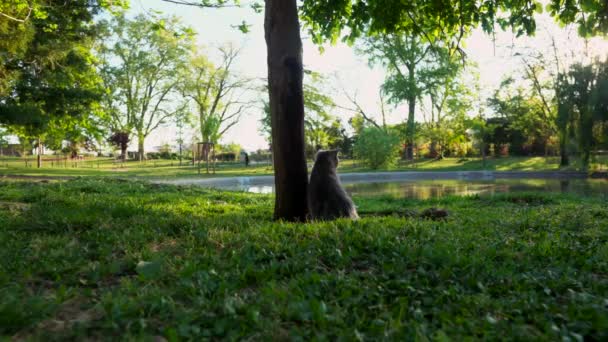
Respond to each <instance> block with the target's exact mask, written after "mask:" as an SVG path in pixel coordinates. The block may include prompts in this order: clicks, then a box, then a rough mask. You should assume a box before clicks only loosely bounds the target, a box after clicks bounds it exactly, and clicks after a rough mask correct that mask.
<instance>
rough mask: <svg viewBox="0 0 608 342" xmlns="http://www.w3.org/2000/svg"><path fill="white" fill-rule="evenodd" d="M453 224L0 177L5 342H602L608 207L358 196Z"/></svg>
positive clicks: (532, 199) (597, 201)
mask: <svg viewBox="0 0 608 342" xmlns="http://www.w3.org/2000/svg"><path fill="white" fill-rule="evenodd" d="M354 200H355V202H356V203H357V205H358V207H359V210H360V212H362V213H365V214H366V215H368V216H373V215H374V214H376V213H378V212H390V211H391V210H392V211H394V212H400V211H403V208H408V209H411V210H421V209H425V208H429V207H441V208H446V209H448V210H449V212H450V216H449V217H448V220H447V221H431V220H423V219H420V218H407V217H392V216H380V217H365V215H364V218H362V219H361V220H359V221H356V222H353V221H348V220H339V221H335V222H327V223H314V224H302V223H298V224H290V223H284V222H276V221H272V220H271V219H270V218H271V214H272V204H273V198H272V196H267V195H255V194H245V193H238V192H219V191H215V190H208V189H201V188H195V187H174V186H159V185H152V184H146V183H140V182H125V181H118V180H105V181H104V180H96V179H88V180H85V179H78V180H73V181H70V182H63V183H53V184H40V183H26V182H15V183H10V182H9V183H7V182H3V183H0V227H2V228H1V229H0V247H1V248H0V268H1V269H2V272H0V294H1V296H0V334H2V335H3V336H5V337H7V338H11V337H12V336H15V335H16V336H18V337H20V338H23V339H28V340H42V339H43V340H82V339H87V338H89V339H90V338H93V337H96V338H99V339H105V338H107V337H108V336H111V337H112V338H113V339H128V340H152V339H159V338H160V336H162V337H164V338H166V339H167V340H171V339H174V340H178V339H185V340H188V339H190V340H207V339H209V340H224V339H227V340H247V339H254V340H255V339H260V340H281V339H284V340H314V339H327V340H337V339H341V338H343V339H349V340H355V339H357V338H361V339H366V340H379V339H387V340H415V339H421V340H422V339H424V340H432V339H441V338H444V339H447V337H449V338H450V339H453V340H475V339H486V340H500V339H505V338H509V337H512V338H514V339H521V340H567V339H582V340H597V341H601V340H606V339H607V338H608V336H607V335H606V333H607V331H608V321H606V317H607V316H608V312H607V311H606V310H607V309H606V306H605V294H606V293H607V292H608V281H607V280H606V279H605V277H602V276H601V274H603V273H602V272H604V270H605V269H606V267H607V266H608V245H607V244H606V241H607V240H608V236H607V232H606V229H605V226H606V224H607V220H608V217H607V216H606V211H605V198H582V197H574V196H564V195H561V196H558V195H543V194H529V195H514V194H511V195H502V196H495V197H478V196H473V197H466V198H456V197H450V198H443V199H439V200H428V201H418V200H407V199H405V200H397V199H392V198H373V199H366V198H361V197H357V196H355V198H354Z"/></svg>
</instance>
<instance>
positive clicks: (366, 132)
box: [354, 127, 400, 169]
mask: <svg viewBox="0 0 608 342" xmlns="http://www.w3.org/2000/svg"><path fill="white" fill-rule="evenodd" d="M399 146H400V144H399V137H398V136H396V135H395V134H392V133H389V132H386V131H384V130H382V129H380V128H377V127H368V128H365V129H363V131H361V133H360V134H359V137H358V138H357V142H356V143H355V146H354V152H355V156H356V157H357V158H359V159H361V160H362V161H363V162H364V163H365V164H367V166H369V167H371V168H372V169H379V168H381V167H390V166H392V165H394V164H395V162H396V161H397V159H398V158H399Z"/></svg>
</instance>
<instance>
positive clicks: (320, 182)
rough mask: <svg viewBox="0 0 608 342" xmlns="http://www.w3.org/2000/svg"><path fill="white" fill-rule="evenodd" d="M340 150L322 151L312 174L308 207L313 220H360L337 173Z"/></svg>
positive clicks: (318, 153)
mask: <svg viewBox="0 0 608 342" xmlns="http://www.w3.org/2000/svg"><path fill="white" fill-rule="evenodd" d="M337 167H338V150H320V151H319V152H317V156H316V158H315V165H314V166H313V168H312V173H311V174H310V183H309V185H308V207H309V208H310V216H311V219H312V220H334V219H337V218H341V217H348V218H351V219H358V218H359V215H357V209H356V208H355V205H354V204H353V201H352V200H351V199H350V197H349V196H348V194H347V193H346V191H345V190H344V188H342V184H340V179H339V178H338V174H337V173H336V168H337Z"/></svg>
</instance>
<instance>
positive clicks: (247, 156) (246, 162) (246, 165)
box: [245, 152, 249, 167]
mask: <svg viewBox="0 0 608 342" xmlns="http://www.w3.org/2000/svg"><path fill="white" fill-rule="evenodd" d="M248 166H249V155H248V154H247V152H245V167H248Z"/></svg>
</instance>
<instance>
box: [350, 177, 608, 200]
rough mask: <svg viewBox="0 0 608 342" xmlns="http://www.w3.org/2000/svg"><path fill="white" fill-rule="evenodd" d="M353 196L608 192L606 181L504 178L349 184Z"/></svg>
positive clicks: (404, 196) (426, 197) (583, 193)
mask: <svg viewBox="0 0 608 342" xmlns="http://www.w3.org/2000/svg"><path fill="white" fill-rule="evenodd" d="M345 188H346V190H347V191H348V192H349V193H350V194H351V195H353V196H384V195H388V196H391V197H394V198H416V199H428V198H436V197H443V196H448V195H459V196H470V195H494V194H499V193H507V192H509V193H513V192H530V191H534V192H561V193H575V194H582V195H588V196H590V195H600V194H604V195H608V181H606V180H583V179H576V180H557V179H504V180H494V181H459V180H433V181H416V182H395V183H353V184H346V185H345Z"/></svg>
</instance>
